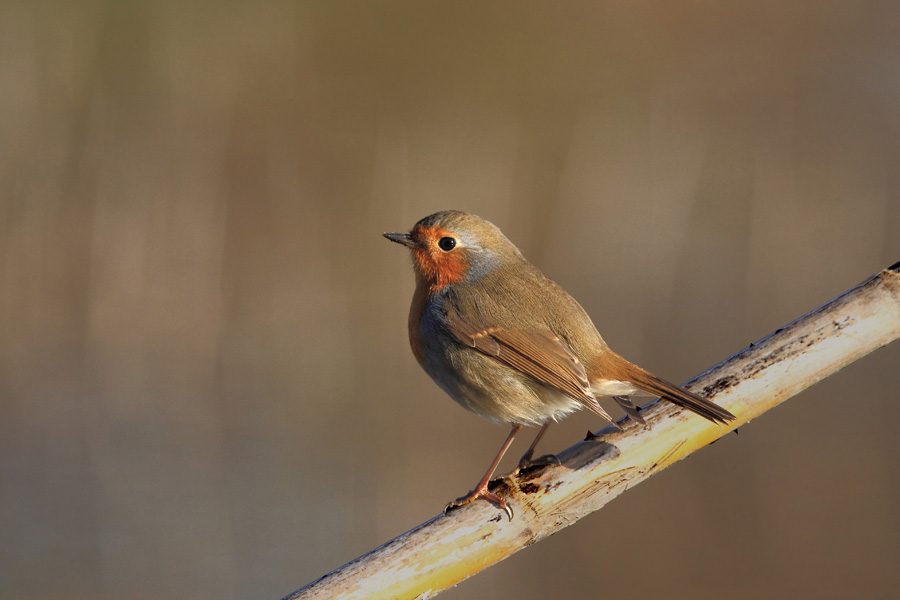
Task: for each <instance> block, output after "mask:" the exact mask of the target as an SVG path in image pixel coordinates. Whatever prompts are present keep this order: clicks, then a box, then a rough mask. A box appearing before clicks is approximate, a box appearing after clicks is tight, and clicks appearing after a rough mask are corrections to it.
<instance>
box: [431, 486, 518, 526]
mask: <svg viewBox="0 0 900 600" xmlns="http://www.w3.org/2000/svg"><path fill="white" fill-rule="evenodd" d="M479 498H481V499H483V500H487V501H488V502H490V503H491V504H493V505H494V506H496V507H497V508H502V509H503V511H504V512H506V516H507V517H509V520H510V521H512V520H513V510H512V507H511V506H510V505H509V503H508V502H507V501H506V500H504V499H503V498H501V497H500V496H498V495H497V494H495V493H494V492H492V491H490V490H488V486H487V482H485V483H484V484H483V485H480V486H479V487H477V488H475V489H474V490H472V491H471V492H469V493H468V494H466V495H465V496H463V497H462V498H457V499H456V500H454V501H453V502H451V503H449V504H448V505H447V507H446V508H444V512H447V511H449V510H452V509H454V508H459V507H460V506H465V505H466V504H470V503H472V502H475V501H476V500H478V499H479Z"/></svg>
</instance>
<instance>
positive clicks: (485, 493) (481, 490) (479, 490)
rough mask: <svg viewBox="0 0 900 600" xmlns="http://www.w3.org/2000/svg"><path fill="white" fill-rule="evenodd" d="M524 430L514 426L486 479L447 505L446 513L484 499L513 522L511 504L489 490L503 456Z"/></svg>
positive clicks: (516, 425) (485, 475)
mask: <svg viewBox="0 0 900 600" xmlns="http://www.w3.org/2000/svg"><path fill="white" fill-rule="evenodd" d="M521 429H522V425H520V424H515V425H513V426H512V429H511V430H510V432H509V435H508V436H507V437H506V441H505V442H503V446H502V447H501V448H500V452H498V453H497V457H496V458H495V459H494V462H492V463H491V466H490V467H488V470H487V473H485V474H484V477H482V478H481V481H479V482H478V485H476V486H475V489H474V490H472V491H471V492H469V493H468V494H466V495H465V496H463V497H462V498H457V499H456V500H454V501H453V502H451V503H450V504H448V505H447V508H445V509H444V511H447V510H450V509H451V508H456V507H457V506H465V505H466V504H469V503H470V502H473V501H475V500H477V499H479V498H484V499H485V500H487V501H488V502H490V503H491V504H495V505H497V506H499V507H500V508H502V509H503V510H504V511H506V515H507V516H508V517H509V520H510V521H512V518H513V511H512V508H510V506H509V504H508V503H507V502H506V500H504V499H503V498H501V497H500V496H498V495H497V494H495V493H494V492H491V491H490V490H488V484H489V483H490V482H491V475H493V474H494V470H495V469H496V468H497V465H499V464H500V459H501V458H503V455H504V454H506V451H507V450H508V449H509V446H510V445H511V444H512V442H513V438H515V437H516V434H517V433H519V431H520V430H521Z"/></svg>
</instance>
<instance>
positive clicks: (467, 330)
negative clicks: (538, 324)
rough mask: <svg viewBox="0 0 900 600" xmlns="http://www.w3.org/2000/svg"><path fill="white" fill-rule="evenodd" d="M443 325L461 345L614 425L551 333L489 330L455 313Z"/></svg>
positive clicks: (576, 362)
mask: <svg viewBox="0 0 900 600" xmlns="http://www.w3.org/2000/svg"><path fill="white" fill-rule="evenodd" d="M446 322H447V326H448V327H449V328H450V332H451V333H452V334H453V335H454V336H455V337H456V339H457V340H459V341H460V342H461V343H463V344H465V345H467V346H469V347H470V348H475V349H476V350H479V351H480V352H483V353H484V354H486V355H488V356H490V357H493V358H494V359H496V360H497V361H499V362H501V363H503V364H505V365H507V366H509V367H512V368H513V369H516V370H517V371H519V372H521V373H525V374H527V375H530V376H531V377H534V378H535V379H536V380H537V381H539V382H541V383H542V384H544V385H547V386H550V387H552V388H555V389H557V390H559V391H560V392H562V393H563V394H565V395H566V396H568V397H569V398H572V399H573V400H576V401H578V402H580V403H581V404H583V405H584V406H585V408H588V409H590V410H592V411H593V412H595V413H597V414H598V415H600V416H601V417H603V418H604V419H607V420H609V421H610V422H613V419H612V418H611V417H610V416H609V414H608V413H607V412H606V411H605V410H603V408H602V407H601V406H600V404H599V403H598V402H597V399H596V398H594V394H593V392H592V391H591V384H590V381H589V380H588V378H587V373H586V372H585V370H584V365H582V364H581V361H579V360H578V357H576V356H575V355H574V354H572V351H571V350H569V347H568V346H567V345H566V343H565V342H564V341H563V340H561V339H560V338H559V337H558V336H557V335H555V334H554V333H553V332H552V331H549V330H546V329H545V330H540V331H522V330H514V329H504V328H503V327H488V326H485V325H483V324H481V323H475V322H472V321H469V320H465V319H462V318H461V317H459V315H457V314H454V313H451V314H448V315H447V321H446Z"/></svg>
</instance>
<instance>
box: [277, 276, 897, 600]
mask: <svg viewBox="0 0 900 600" xmlns="http://www.w3.org/2000/svg"><path fill="white" fill-rule="evenodd" d="M898 337H900V263H897V264H894V265H893V266H891V267H889V268H888V269H885V270H884V271H882V272H881V273H879V274H878V275H875V276H874V277H872V278H870V279H869V280H867V281H865V282H863V283H861V284H860V285H858V286H857V287H855V288H853V289H851V290H850V291H848V292H846V293H845V294H843V295H841V296H839V297H837V298H835V299H834V300H832V301H831V302H829V303H827V304H825V305H824V306H822V307H820V308H818V309H816V310H814V311H812V312H811V313H809V314H807V315H805V316H803V317H801V318H800V319H798V320H796V321H794V322H793V323H791V324H789V325H786V326H785V327H782V328H781V329H779V330H777V331H776V332H774V333H772V334H771V335H769V336H767V337H765V338H763V339H762V340H760V341H759V342H756V343H754V344H750V346H749V347H747V348H745V349H744V350H742V351H740V352H738V353H737V354H735V355H734V356H732V357H731V358H729V359H727V360H725V361H723V362H721V363H719V364H718V365H716V366H715V367H713V368H711V369H709V370H708V371H706V372H704V373H702V374H700V375H698V376H697V377H695V378H694V379H692V380H691V381H689V382H688V383H687V384H686V385H685V387H686V388H688V389H691V390H694V391H696V392H698V393H699V394H700V395H702V396H706V397H709V398H712V399H714V400H715V401H716V402H717V403H718V404H721V405H722V406H724V407H725V408H727V409H728V410H730V411H731V412H732V413H734V414H735V415H736V416H737V419H736V420H735V421H734V422H733V423H731V424H729V426H728V427H725V426H722V425H715V424H712V423H710V422H708V421H706V420H705V419H699V418H697V417H695V416H693V415H691V414H690V413H688V412H686V411H683V410H682V409H680V408H679V407H677V406H674V405H672V404H669V403H662V402H658V401H657V402H655V403H652V404H651V405H650V406H649V407H648V408H647V409H646V411H645V412H644V415H645V418H646V419H647V424H646V425H640V424H637V423H635V422H634V421H632V420H628V419H626V420H623V421H622V422H621V425H622V426H623V427H625V430H624V431H616V430H614V429H613V428H612V427H607V428H606V429H604V430H603V431H601V432H600V433H599V435H598V436H596V437H595V438H594V439H591V440H590V441H583V442H579V443H578V444H575V445H574V446H572V447H571V448H568V449H567V450H564V451H563V452H561V453H560V454H559V455H558V458H559V460H560V462H561V464H560V465H549V466H548V465H543V466H538V467H531V468H529V469H526V470H524V471H522V472H521V473H519V474H518V475H507V476H505V477H503V478H500V479H496V480H494V481H493V482H491V489H492V490H493V491H495V492H496V493H499V494H500V495H502V496H504V497H505V498H507V500H508V501H509V503H510V504H511V505H512V506H513V509H514V510H515V514H516V517H515V519H513V520H512V521H511V522H508V521H507V520H506V517H505V516H504V513H503V511H502V510H500V509H498V508H495V507H494V506H492V505H490V504H489V503H487V502H474V503H472V504H469V505H466V506H464V507H462V508H460V509H456V510H453V511H451V512H449V513H444V514H440V515H438V516H436V517H434V518H433V519H431V520H429V521H427V522H425V523H423V524H421V525H419V526H418V527H416V528H415V529H412V530H410V531H408V532H406V533H404V534H403V535H401V536H399V537H397V538H394V539H393V540H391V541H390V542H388V543H386V544H384V545H383V546H381V547H379V548H376V549H375V550H372V551H371V552H369V553H368V554H365V555H363V556H361V557H359V558H357V559H356V560H354V561H352V562H350V563H348V564H346V565H344V566H343V567H341V568H339V569H337V570H335V571H333V572H331V573H329V574H328V575H325V576H324V577H322V578H320V579H318V580H316V581H314V582H312V583H310V584H309V585H307V586H305V587H303V588H301V589H299V590H297V591H296V592H294V593H293V594H291V595H289V596H287V597H286V598H285V599H284V600H300V599H304V600H308V599H313V598H331V599H333V598H341V599H350V598H368V599H375V598H420V597H421V598H427V597H431V596H433V595H435V594H437V593H438V592H440V591H441V590H444V589H446V588H448V587H450V586H453V585H456V584H457V583H459V582H460V581H462V580H464V579H466V578H468V577H470V576H471V575H474V574H475V573H477V572H478V571H481V570H482V569H484V568H486V567H488V566H490V565H492V564H494V563H496V562H499V561H501V560H503V559H504V558H506V557H507V556H510V555H511V554H513V553H515V552H518V551H519V550H521V549H522V548H525V547H526V546H529V545H531V544H534V543H535V542H537V541H539V540H541V539H543V538H545V537H547V536H549V535H551V534H553V533H556V532H557V531H559V530H560V529H562V528H563V527H567V526H569V525H571V524H573V523H574V522H575V521H577V520H579V519H581V518H582V517H584V516H586V515H588V514H589V513H591V512H593V511H595V510H597V509H599V508H601V507H603V506H604V505H605V504H606V503H607V502H609V501H610V500H612V499H613V498H615V497H616V496H618V495H619V494H621V493H622V492H624V491H625V490H626V489H628V488H630V487H633V486H635V485H636V484H638V483H640V482H641V481H643V480H645V479H647V478H648V477H650V476H651V475H653V474H655V473H657V472H659V471H661V470H662V469H664V468H666V467H667V466H669V465H671V464H672V463H674V462H676V461H678V460H681V459H682V458H684V457H685V456H687V455H689V454H691V453H692V452H694V451H696V450H698V449H700V448H702V447H703V446H706V445H707V444H710V443H712V442H713V441H715V440H716V439H718V438H720V437H722V436H723V435H725V434H726V433H728V432H729V431H731V430H732V429H734V428H736V427H738V426H740V425H743V424H745V423H747V422H748V421H750V420H751V419H753V418H755V417H757V416H759V415H761V414H762V413H764V412H766V411H767V410H769V409H771V408H774V407H775V406H777V405H779V404H780V403H782V402H783V401H785V400H787V399H788V398H790V397H791V396H794V395H796V394H798V393H800V392H801V391H803V390H805V389H806V388H808V387H809V386H811V385H813V384H814V383H816V382H818V381H820V380H822V379H824V378H825V377H827V376H829V375H831V374H832V373H835V372H837V371H838V370H840V369H841V368H843V367H845V366H847V365H848V364H850V363H852V362H854V361H855V360H857V359H859V358H862V357H863V356H865V355H866V354H868V353H869V352H872V351H873V350H877V349H878V348H881V347H882V346H885V345H887V344H889V343H890V342H892V341H893V340H895V339H896V338H898Z"/></svg>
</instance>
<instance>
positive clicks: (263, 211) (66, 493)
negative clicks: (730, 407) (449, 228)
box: [0, 1, 900, 599]
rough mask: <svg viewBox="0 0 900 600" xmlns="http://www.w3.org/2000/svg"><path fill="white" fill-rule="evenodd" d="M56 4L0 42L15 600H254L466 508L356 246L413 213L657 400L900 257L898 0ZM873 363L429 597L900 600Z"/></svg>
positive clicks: (4, 560) (5, 425) (470, 443)
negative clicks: (897, 599)
mask: <svg viewBox="0 0 900 600" xmlns="http://www.w3.org/2000/svg"><path fill="white" fill-rule="evenodd" d="M78 4H79V5H78V7H76V6H75V3H67V2H48V3H41V4H38V3H26V2H7V3H3V5H2V6H0V86H2V87H0V89H2V93H0V411H2V412H0V596H2V597H4V598H86V599H87V598H150V597H159V598H217V599H219V598H251V597H252V598H278V597H280V596H282V595H283V594H286V593H288V592H290V591H292V590H293V589H295V588H297V587H300V586H301V585H302V584H305V583H307V582H308V581H310V580H312V579H315V578H316V577H318V576H319V575H321V574H323V573H325V572H327V571H329V570H331V569H332V568H335V567H337V566H339V565H341V564H342V563H344V562H346V561H347V560H350V559H352V558H355V557H356V556H357V555H359V554H361V553H363V552H365V551H367V550H369V549H371V548H373V547H375V546H377V545H378V544H380V543H382V542H384V541H386V540H387V539H389V538H391V537H393V536H394V535H397V534H399V533H401V532H403V531H405V530H406V529H408V528H410V527H413V526H414V525H416V524H418V523H420V522H421V521H423V520H425V519H427V518H429V517H431V516H432V515H434V514H436V513H437V512H438V511H439V510H441V508H443V506H444V503H445V502H447V501H448V500H450V499H451V498H454V497H456V496H458V495H460V494H462V493H464V492H465V491H467V490H468V489H470V487H471V486H472V484H474V482H475V481H476V479H477V478H478V476H479V475H480V474H481V472H482V470H483V469H484V467H485V466H486V464H487V462H488V461H489V459H490V457H491V456H492V453H493V452H494V451H495V450H496V448H497V447H498V445H499V444H500V442H501V441H502V439H503V436H504V435H505V434H506V430H505V428H502V427H497V426H494V425H491V424H488V423H486V422H483V421H481V420H479V419H478V418H476V417H474V416H472V415H470V414H468V413H466V412H465V411H463V410H461V409H460V408H459V407H457V406H456V405H455V404H453V403H452V402H451V401H450V400H448V399H447V398H446V397H445V396H444V395H443V393H442V392H441V391H440V390H439V389H438V388H437V387H436V386H435V385H434V384H432V383H431V381H430V380H428V378H427V376H426V375H425V374H424V373H423V372H421V371H420V370H419V368H418V366H416V364H415V361H414V360H413V358H412V356H411V354H410V352H409V350H408V348H407V345H406V331H405V327H406V311H407V306H408V302H409V298H410V295H411V293H412V285H413V282H412V276H411V272H410V268H409V261H408V258H407V257H406V256H404V251H403V250H402V249H401V248H399V247H397V246H394V245H391V244H389V243H388V242H387V241H385V240H384V239H382V238H381V237H380V234H381V233H382V232H383V231H395V230H406V229H408V228H409V227H410V226H411V225H412V224H413V223H414V222H415V221H416V220H417V219H418V218H420V217H422V216H424V215H426V214H428V213H430V212H433V211H435V210H439V209H444V208H460V209H465V210H470V211H472V212H475V213H477V214H480V215H482V216H484V217H486V218H488V219H491V220H492V221H494V222H496V223H497V224H498V225H500V226H501V227H502V228H503V229H504V231H505V232H506V233H507V234H508V235H509V236H510V237H511V238H512V239H513V240H514V241H515V242H516V243H518V244H519V245H520V247H521V248H522V249H523V251H524V252H525V254H526V256H528V257H529V258H530V259H531V260H532V261H533V262H535V263H536V264H537V265H538V266H539V267H541V268H542V269H543V270H544V271H546V272H547V273H548V274H549V275H550V276H551V277H553V278H554V279H556V280H557V281H558V282H560V283H561V284H562V285H563V286H564V287H566V288H567V289H568V290H569V291H570V292H571V293H572V294H573V295H574V296H575V297H576V298H578V299H579V300H581V302H582V303H583V304H584V305H585V307H586V309H587V310H588V312H589V313H590V314H591V315H593V317H594V319H595V322H596V323H597V325H598V327H599V328H600V330H601V331H602V332H603V334H604V336H605V337H606V339H607V341H609V342H610V344H611V345H612V346H613V348H615V349H617V350H618V351H619V352H620V353H622V354H624V355H625V356H627V357H629V358H630V359H632V360H634V361H635V362H638V363H640V364H642V365H643V366H645V367H647V368H649V369H651V370H652V371H654V372H657V373H658V374H660V375H662V376H663V377H666V378H670V379H674V380H676V381H682V380H684V379H687V378H689V377H690V376H692V375H694V374H696V373H698V372H699V371H701V370H703V369H705V368H706V367H708V366H710V365H712V364H714V363H715V362H718V361H719V360H721V359H723V358H725V357H727V356H728V355H729V354H731V353H732V352H735V351H737V350H739V349H741V348H742V347H744V346H745V345H746V344H748V343H749V342H751V341H753V340H755V339H758V338H760V337H762V336H763V335H765V334H767V333H769V332H770V331H772V330H773V329H776V328H777V327H779V326H781V325H783V324H785V323H787V322H788V321H790V320H792V319H794V318H796V317H798V316H800V315H801V314H803V313H805V312H807V311H808V310H810V309H812V308H814V307H816V306H817V305H819V304H821V303H823V302H825V301H827V300H829V299H830V298H832V297H833V296H835V295H837V294H839V293H841V292H843V291H844V290H846V289H848V288H849V287H851V286H853V285H855V284H856V283H858V282H860V281H861V280H863V279H864V278H866V277H868V276H869V275H870V274H872V273H874V272H877V271H878V270H879V269H881V268H882V267H884V266H886V265H888V264H890V263H892V262H894V261H896V260H898V259H900V199H898V196H900V169H898V166H900V42H898V40H900V26H898V23H900V9H898V5H897V3H896V2H891V1H886V2H788V3H785V2H770V1H763V2H753V3H738V2H730V3H723V2H712V1H710V2H680V3H674V2H662V1H661V2H618V3H610V2H584V3H575V2H567V3H550V2H546V3H538V2H521V1H509V2H491V3H488V4H487V5H485V3H482V2H471V3H467V2H454V3H420V2H388V1H386V2H264V3H237V2H207V3H201V2H196V3H189V4H185V3H182V2H112V3H96V2H93V3H92V2H83V3H78ZM898 364H900V345H895V346H893V347H890V348H888V349H885V350H882V351H879V352H877V353H875V354H873V355H871V356H869V357H868V358H866V359H864V360H862V361H860V362H859V363H858V364H855V365H853V366H851V367H850V368H848V369H846V370H845V371H844V372H842V373H840V374H838V375H836V376H835V377H833V378H831V379H830V380H828V381H826V382H824V383H822V384H821V385H818V386H816V387H814V388H813V389H811V390H809V391H807V392H806V393H804V394H802V395H801V396H800V397H797V398H795V399H793V400H791V401H789V402H788V403H787V404H785V405H784V406H782V407H781V408H778V409H777V410H775V411H773V412H771V413H769V414H767V415H765V416H764V417H762V418H761V419H759V420H758V421H756V422H754V423H752V424H750V425H749V426H746V427H744V428H743V429H742V430H741V434H740V435H739V436H728V437H727V438H726V439H724V440H723V441H721V442H720V443H718V444H716V445H715V446H713V447H712V448H709V449H705V450H704V451H702V452H700V453H699V454H697V455H695V456H693V457H691V458H690V459H689V460H687V461H685V462H684V463H681V464H679V465H677V466H675V467H674V468H672V469H670V470H668V471H666V472H665V473H663V474H661V475H660V476H658V477H654V478H653V479H652V480H651V481H649V482H648V483H646V484H645V485H641V486H640V487H638V488H635V489H634V490H631V491H630V492H629V493H628V494H626V495H625V496H624V497H622V498H621V499H619V500H617V501H616V502H614V503H612V504H611V505H610V506H608V507H607V508H606V509H605V510H603V511H602V512H601V513H599V514H596V515H593V516H591V517H589V518H587V519H586V520H584V521H582V522H581V523H579V524H578V525H577V526H575V527H572V528H570V529H568V530H566V531H565V532H563V533H560V534H559V535H557V536H555V537H553V538H551V539H549V540H547V541H545V542H543V543H541V544H538V545H537V546H536V547H533V548H530V549H528V550H526V551H525V552H523V553H521V554H518V555H516V556H514V557H513V558H512V559H510V560H507V561H505V562H504V563H502V564H500V565H499V566H497V567H494V568H491V569H489V570H488V571H486V572H484V573H482V574H480V575H478V576H477V577H476V578H474V579H472V580H470V581H468V582H465V583H463V584H462V585H460V586H459V587H458V588H457V589H456V590H453V591H451V592H448V593H447V594H446V596H445V597H447V598H472V597H489V596H490V597H503V598H521V599H537V598H554V597H556V598H563V597H565V598H583V597H600V596H611V597H617V598H638V597H640V598H647V597H657V598H659V597H666V598H706V597H713V596H715V597H726V598H759V597H768V598H813V597H814V598H848V597H852V596H859V595H862V596H864V597H872V598H876V597H888V596H890V595H892V594H894V593H896V587H897V585H898V583H900V569H898V568H897V566H898V564H900V529H898V528H900V478H898V476H900V453H898V451H897V437H898V436H897V431H898V428H900V404H898V402H897V394H898V392H897V390H898V388H900V369H898ZM599 425H601V423H599V422H598V420H597V419H596V418H595V417H592V416H591V415H589V414H579V415H577V416H574V417H571V418H570V419H568V421H567V422H566V423H564V424H563V425H561V426H559V427H556V428H555V430H554V429H551V433H550V434H549V436H548V439H547V441H546V443H545V444H544V445H543V449H544V450H545V451H552V450H560V449H562V448H564V447H566V446H568V445H569V444H571V443H572V442H574V441H576V440H578V439H580V437H581V436H583V434H584V431H585V430H587V429H588V428H595V429H596V428H597V427H599ZM519 443H520V444H522V445H521V446H519V445H517V446H515V447H514V449H513V451H512V452H511V454H512V455H517V454H518V452H519V451H521V450H523V449H524V444H525V443H526V442H525V441H522V442H519ZM515 458H516V457H515V456H511V457H510V458H508V459H507V460H506V461H505V462H504V464H503V467H505V468H507V469H508V468H511V467H512V465H513V464H514V461H515Z"/></svg>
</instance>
